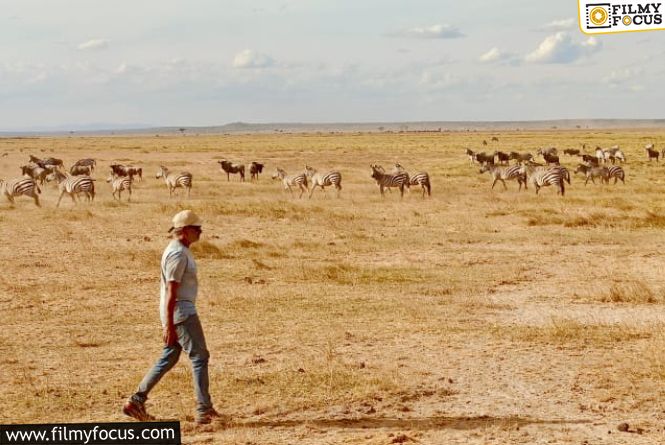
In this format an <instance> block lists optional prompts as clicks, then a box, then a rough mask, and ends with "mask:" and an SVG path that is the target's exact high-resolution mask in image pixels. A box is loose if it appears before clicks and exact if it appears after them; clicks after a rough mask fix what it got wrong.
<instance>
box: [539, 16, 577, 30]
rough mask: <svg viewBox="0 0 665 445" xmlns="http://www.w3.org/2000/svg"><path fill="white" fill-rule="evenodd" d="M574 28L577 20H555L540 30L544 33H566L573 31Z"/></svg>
mask: <svg viewBox="0 0 665 445" xmlns="http://www.w3.org/2000/svg"><path fill="white" fill-rule="evenodd" d="M574 26H575V19H574V18H568V19H561V20H553V21H551V22H549V23H548V24H546V25H543V27H542V28H540V29H541V30H543V31H566V30H568V29H572V28H573V27H574Z"/></svg>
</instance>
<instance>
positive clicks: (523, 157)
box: [508, 151, 533, 163]
mask: <svg viewBox="0 0 665 445" xmlns="http://www.w3.org/2000/svg"><path fill="white" fill-rule="evenodd" d="M508 157H509V158H510V159H515V160H516V161H517V162H518V163H522V162H525V161H531V160H533V155H532V154H531V153H518V152H516V151H511V152H510V154H508Z"/></svg>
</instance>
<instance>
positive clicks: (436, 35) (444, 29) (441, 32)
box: [389, 24, 464, 39]
mask: <svg viewBox="0 0 665 445" xmlns="http://www.w3.org/2000/svg"><path fill="white" fill-rule="evenodd" d="M389 35H390V36H392V37H409V38H415V39H455V38H457V37H464V34H462V33H461V32H460V31H459V30H458V29H457V28H455V27H454V26H450V25H441V24H439V25H432V26H427V27H416V28H410V29H404V30H401V31H397V32H394V33H390V34H389Z"/></svg>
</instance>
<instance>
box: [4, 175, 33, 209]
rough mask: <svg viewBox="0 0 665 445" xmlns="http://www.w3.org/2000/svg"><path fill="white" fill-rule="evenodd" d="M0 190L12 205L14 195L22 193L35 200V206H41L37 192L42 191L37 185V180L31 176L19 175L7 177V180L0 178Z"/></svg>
mask: <svg viewBox="0 0 665 445" xmlns="http://www.w3.org/2000/svg"><path fill="white" fill-rule="evenodd" d="M0 191H2V193H4V195H5V196H6V197H7V199H8V200H9V202H10V203H12V205H14V197H15V196H21V195H23V196H29V197H31V198H32V199H34V200H35V204H36V205H37V207H41V204H40V203H39V195H38V194H39V193H41V192H42V191H41V189H40V188H39V186H38V185H37V182H35V180H34V179H32V178H26V177H21V178H14V179H9V180H7V181H5V180H3V179H0Z"/></svg>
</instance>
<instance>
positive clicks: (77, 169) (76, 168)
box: [69, 164, 92, 176]
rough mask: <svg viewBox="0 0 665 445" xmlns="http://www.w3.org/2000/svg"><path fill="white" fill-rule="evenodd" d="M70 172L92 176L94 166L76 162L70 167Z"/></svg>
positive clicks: (73, 174)
mask: <svg viewBox="0 0 665 445" xmlns="http://www.w3.org/2000/svg"><path fill="white" fill-rule="evenodd" d="M69 173H70V174H71V175H72V176H80V175H86V176H90V175H91V174H92V166H91V165H76V164H74V165H72V166H71V167H70V168H69Z"/></svg>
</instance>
